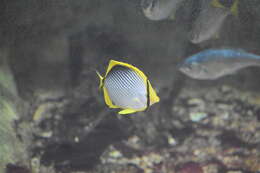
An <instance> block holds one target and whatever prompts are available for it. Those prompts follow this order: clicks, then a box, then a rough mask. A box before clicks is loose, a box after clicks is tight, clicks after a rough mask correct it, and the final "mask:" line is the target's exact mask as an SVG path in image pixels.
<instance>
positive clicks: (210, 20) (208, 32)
mask: <svg viewBox="0 0 260 173" xmlns="http://www.w3.org/2000/svg"><path fill="white" fill-rule="evenodd" d="M237 3H238V0H235V1H234V3H233V5H232V6H231V8H230V9H228V8H226V7H224V6H222V5H221V4H220V3H219V2H218V1H217V0H213V1H210V0H203V1H202V6H201V8H202V10H201V12H200V14H199V16H198V17H197V18H196V20H195V21H194V23H193V26H192V30H191V32H190V41H191V42H192V43H194V44H197V43H201V42H203V41H206V40H210V39H212V38H214V37H215V38H217V37H218V34H219V31H220V29H221V27H222V25H223V23H224V21H225V19H226V18H227V17H228V16H229V15H231V14H233V15H237V13H238V12H237Z"/></svg>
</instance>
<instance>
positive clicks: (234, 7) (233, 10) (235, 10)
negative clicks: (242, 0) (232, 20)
mask: <svg viewBox="0 0 260 173" xmlns="http://www.w3.org/2000/svg"><path fill="white" fill-rule="evenodd" d="M238 1H239V0H234V3H233V4H232V6H231V8H230V11H231V13H232V14H233V15H234V16H238Z"/></svg>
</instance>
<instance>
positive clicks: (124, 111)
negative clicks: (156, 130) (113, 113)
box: [118, 109, 137, 115]
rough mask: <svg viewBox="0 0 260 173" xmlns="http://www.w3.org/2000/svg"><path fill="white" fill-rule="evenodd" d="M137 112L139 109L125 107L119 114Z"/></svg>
mask: <svg viewBox="0 0 260 173" xmlns="http://www.w3.org/2000/svg"><path fill="white" fill-rule="evenodd" d="M135 112H137V111H136V110H134V109H124V110H121V111H120V112H118V114H120V115H126V114H133V113H135Z"/></svg>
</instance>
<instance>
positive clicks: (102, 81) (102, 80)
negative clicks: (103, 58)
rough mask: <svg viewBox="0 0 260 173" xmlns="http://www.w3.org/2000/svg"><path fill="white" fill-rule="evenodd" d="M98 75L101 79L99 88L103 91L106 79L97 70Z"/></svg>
mask: <svg viewBox="0 0 260 173" xmlns="http://www.w3.org/2000/svg"><path fill="white" fill-rule="evenodd" d="M96 73H97V75H98V77H99V87H98V88H99V89H101V88H102V87H103V85H104V78H103V77H102V76H101V74H100V73H99V72H98V71H97V70H96Z"/></svg>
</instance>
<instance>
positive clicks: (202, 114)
mask: <svg viewBox="0 0 260 173" xmlns="http://www.w3.org/2000/svg"><path fill="white" fill-rule="evenodd" d="M155 2H160V3H166V2H167V0H157V1H155ZM180 2H181V1H180ZM213 2H214V3H213ZM217 2H218V3H219V4H220V5H219V4H218V5H219V6H218V7H216V4H215V3H216V1H211V0H196V1H195V0H183V1H182V2H181V3H180V4H179V5H178V8H177V10H174V14H171V15H170V16H169V17H168V18H166V19H163V20H150V19H149V18H148V17H147V16H146V15H145V13H143V10H142V6H141V5H140V4H141V1H139V0H94V1H91V0H84V1H83V0H77V1H73V0H63V1H60V0H52V1H50V0H48V1H39V0H28V1H23V2H20V1H6V0H3V1H2V3H1V4H2V5H1V9H2V10H1V12H0V17H1V19H2V20H1V21H0V22H1V27H0V31H1V38H2V39H1V40H2V42H1V49H0V58H1V61H0V63H1V64H0V66H1V69H3V70H0V73H1V74H0V91H1V92H0V93H1V102H0V109H1V112H0V114H1V115H0V118H1V121H0V134H1V135H0V138H1V139H0V144H1V146H0V173H1V172H7V173H17V172H19V173H20V172H23V173H29V172H32V173H47V172H48V173H52V172H53V173H58V172H64V173H69V172H75V173H76V172H80V171H81V172H88V173H90V172H95V173H96V172H107V173H108V172H118V173H123V172H125V173H126V172H127V173H137V172H144V173H150V172H151V173H159V172H160V173H191V172H195V173H216V172H219V173H225V172H228V173H231V172H237V173H256V172H258V171H260V151H259V144H260V140H259V139H260V89H259V86H260V80H259V75H260V68H259V67H251V66H249V67H247V68H242V69H240V70H238V71H236V72H235V73H232V74H228V75H224V76H223V77H221V78H218V79H215V80H199V79H193V78H191V77H189V76H187V75H185V74H183V73H182V72H180V71H179V70H178V65H179V64H181V63H182V62H184V60H185V59H186V58H187V57H189V56H191V55H194V54H195V53H198V52H200V51H203V50H206V49H212V48H214V49H223V48H226V49H232V50H243V51H247V52H249V53H252V54H255V55H260V37H259V35H260V2H258V1H257V0H250V1H249V0H238V1H236V0H228V1H224V0H223V1H222V0H220V1H217ZM146 3H148V4H149V3H151V1H149V0H148V1H147V2H146ZM234 3H237V7H236V8H237V9H235V10H237V15H234V14H235V13H234V14H233V13H231V12H230V10H231V8H232V7H234ZM212 4H215V6H214V5H213V6H210V5H212ZM154 6H155V7H156V3H155V4H154ZM209 6H210V8H219V9H221V10H223V11H225V12H226V13H227V15H226V16H225V17H222V18H223V21H221V22H219V24H218V29H217V30H216V31H215V30H214V28H213V29H212V27H215V25H214V24H215V23H214V21H216V22H217V20H218V19H219V18H220V17H221V16H220V15H221V13H220V14H219V11H218V10H216V11H218V12H216V14H215V13H214V14H212V10H205V8H208V7H209ZM220 6H221V7H220ZM149 10H150V12H149V13H152V12H153V11H152V9H149ZM162 10H163V9H162ZM202 11H204V12H203V13H202ZM209 13H210V14H209ZM201 14H205V15H206V16H209V17H210V19H211V22H212V18H216V20H213V23H212V24H208V23H207V17H205V15H204V16H202V17H201ZM210 19H208V20H209V21H210ZM205 20H206V22H205ZM201 21H202V22H201ZM195 22H200V23H201V25H200V27H201V28H202V29H203V30H202V29H201V30H200V29H199V30H198V31H200V32H198V33H197V34H200V35H201V34H204V33H207V32H209V30H210V31H212V32H209V33H208V35H207V37H203V38H207V39H206V40H203V41H200V42H196V43H195V42H193V41H192V40H191V32H192V31H193V32H194V30H195V29H194V28H195V24H194V23H195ZM205 24H206V25H207V24H208V25H207V26H202V25H205ZM213 31H214V32H213ZM212 33H213V34H212ZM219 56H220V57H221V55H219ZM111 59H114V60H118V61H122V62H126V63H129V64H132V65H134V66H136V67H138V68H139V69H140V70H141V71H143V72H144V73H145V74H146V75H147V76H148V79H149V81H150V82H151V84H152V86H153V88H154V89H155V90H156V92H157V94H158V96H159V97H160V102H159V103H156V104H154V105H152V106H151V107H149V109H148V110H146V111H143V112H138V113H135V114H130V115H118V114H117V112H118V110H117V109H110V108H108V107H107V106H106V104H105V102H104V98H103V92H102V90H101V91H99V90H98V85H99V79H98V77H97V76H96V73H95V70H98V71H99V72H100V73H101V74H104V73H105V72H106V68H107V65H108V63H109V60H111ZM2 60H7V61H2ZM234 61H236V60H235V59H234ZM6 69H8V70H6ZM220 70H225V69H221V68H220Z"/></svg>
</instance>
